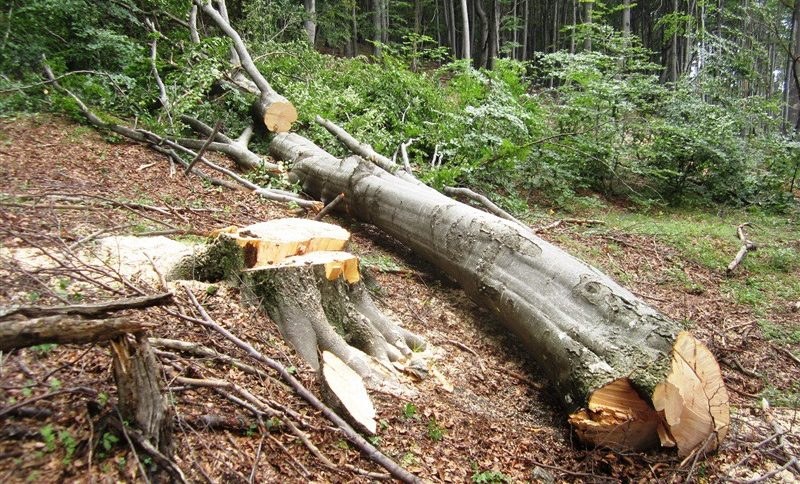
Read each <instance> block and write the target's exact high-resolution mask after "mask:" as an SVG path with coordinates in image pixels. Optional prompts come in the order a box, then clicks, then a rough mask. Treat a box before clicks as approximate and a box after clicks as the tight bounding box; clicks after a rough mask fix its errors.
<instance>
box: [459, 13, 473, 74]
mask: <svg viewBox="0 0 800 484" xmlns="http://www.w3.org/2000/svg"><path fill="white" fill-rule="evenodd" d="M461 23H462V27H463V32H461V58H463V59H467V60H469V59H471V58H472V56H471V55H470V51H469V50H470V46H469V44H470V35H469V10H468V9H467V0H461Z"/></svg>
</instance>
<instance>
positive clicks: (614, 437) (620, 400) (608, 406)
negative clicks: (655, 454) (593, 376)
mask: <svg viewBox="0 0 800 484" xmlns="http://www.w3.org/2000/svg"><path fill="white" fill-rule="evenodd" d="M569 423H570V424H571V425H572V426H573V428H575V433H577V434H578V437H580V439H581V440H582V441H583V442H587V443H590V444H593V445H597V446H602V447H609V448H612V449H619V450H623V449H645V448H648V447H652V446H654V445H655V444H656V443H657V442H658V438H657V436H656V430H657V427H658V415H657V414H656V412H655V411H654V410H653V409H652V408H651V407H650V405H648V404H647V402H645V401H644V400H643V399H642V398H641V397H640V396H639V394H638V393H636V390H634V388H633V386H631V382H630V380H628V379H627V378H620V379H618V380H614V381H613V382H611V383H609V384H608V385H606V386H604V387H602V388H601V389H599V390H597V391H595V392H594V393H593V394H592V395H591V397H589V404H588V405H587V408H586V409H581V410H579V411H578V412H575V413H573V414H572V415H570V416H569Z"/></svg>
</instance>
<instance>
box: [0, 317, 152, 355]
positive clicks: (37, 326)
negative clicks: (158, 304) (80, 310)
mask: <svg viewBox="0 0 800 484" xmlns="http://www.w3.org/2000/svg"><path fill="white" fill-rule="evenodd" d="M152 327H153V324H152V323H146V322H144V321H137V320H133V319H130V318H110V319H81V318H77V317H69V316H64V315H55V316H48V317H43V318H34V319H24V320H8V321H2V322H0V351H9V350H12V349H14V348H25V347H28V346H36V345H41V344H50V343H56V344H84V343H94V342H97V341H107V340H109V339H112V338H118V337H120V336H122V335H125V334H127V333H140V332H143V331H147V330H148V329H151V328H152Z"/></svg>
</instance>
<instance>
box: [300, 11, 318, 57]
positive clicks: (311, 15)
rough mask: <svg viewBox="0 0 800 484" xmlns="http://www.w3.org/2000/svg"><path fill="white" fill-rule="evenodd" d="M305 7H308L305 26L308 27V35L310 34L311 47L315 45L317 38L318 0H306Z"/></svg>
mask: <svg viewBox="0 0 800 484" xmlns="http://www.w3.org/2000/svg"><path fill="white" fill-rule="evenodd" d="M305 7H306V20H305V21H304V22H303V26H304V27H305V29H306V35H308V43H309V44H311V47H314V44H315V43H316V39H317V2H316V0H305Z"/></svg>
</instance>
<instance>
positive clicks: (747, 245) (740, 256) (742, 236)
mask: <svg viewBox="0 0 800 484" xmlns="http://www.w3.org/2000/svg"><path fill="white" fill-rule="evenodd" d="M745 227H750V222H745V223H743V224H741V225H739V226H738V227H737V228H736V235H737V236H738V237H739V240H740V241H741V242H742V246H741V247H740V248H739V252H737V253H736V257H734V258H733V260H732V261H731V263H730V264H728V268H727V269H726V271H725V273H726V274H727V275H729V276H730V275H731V274H733V271H734V270H735V269H736V268H737V267H738V266H739V264H741V263H742V261H743V260H744V256H746V255H747V253H748V252H753V251H755V250H756V249H758V246H756V244H755V243H753V241H751V240H749V239H748V238H747V234H746V233H745V231H744V228H745Z"/></svg>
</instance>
